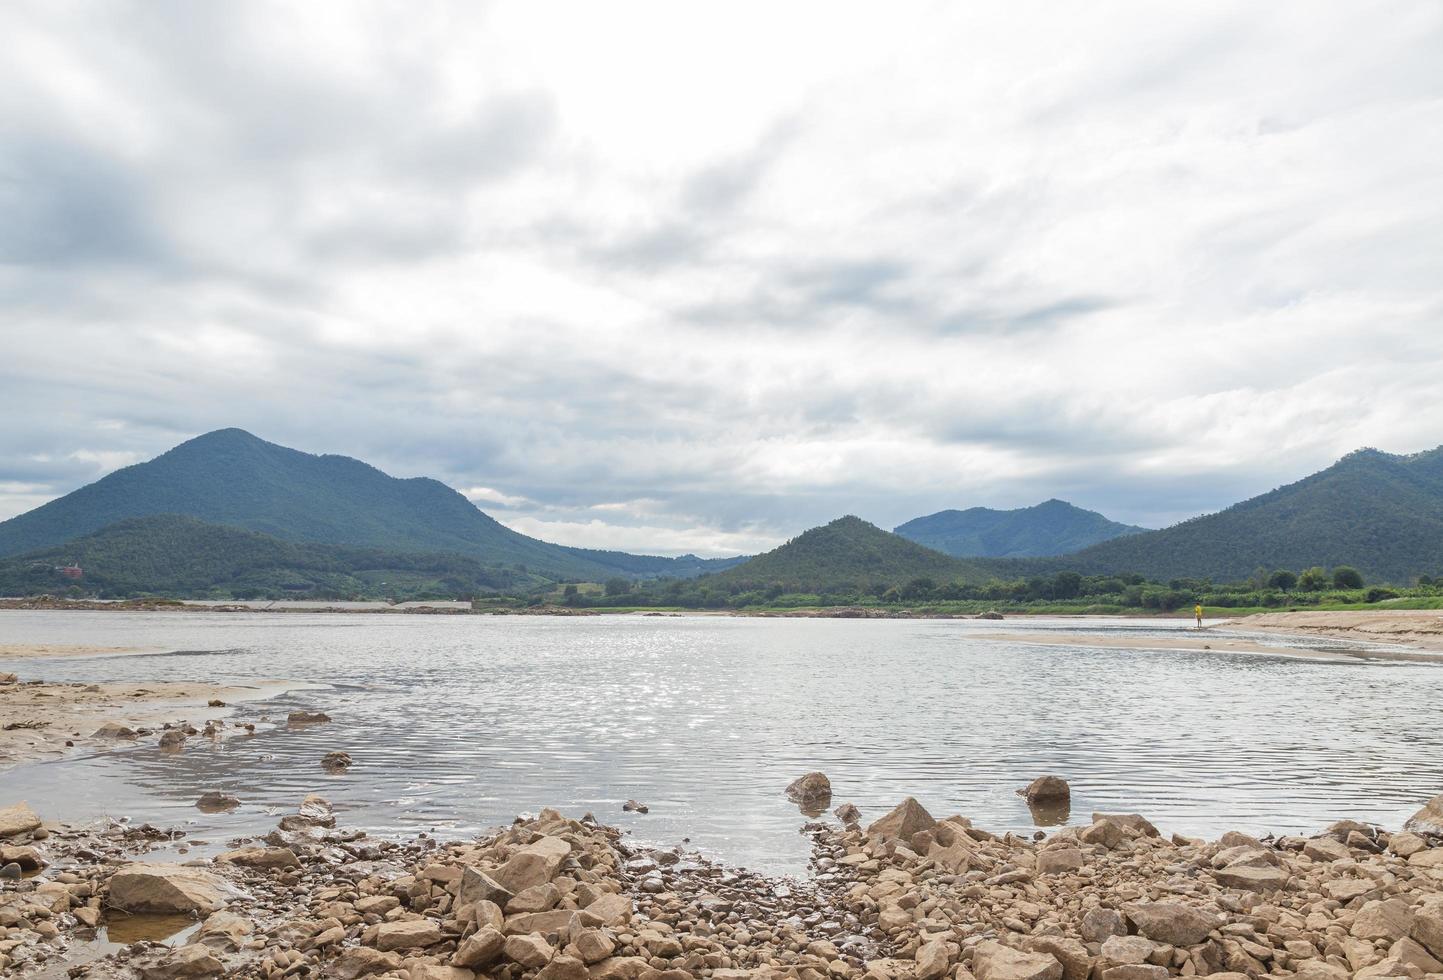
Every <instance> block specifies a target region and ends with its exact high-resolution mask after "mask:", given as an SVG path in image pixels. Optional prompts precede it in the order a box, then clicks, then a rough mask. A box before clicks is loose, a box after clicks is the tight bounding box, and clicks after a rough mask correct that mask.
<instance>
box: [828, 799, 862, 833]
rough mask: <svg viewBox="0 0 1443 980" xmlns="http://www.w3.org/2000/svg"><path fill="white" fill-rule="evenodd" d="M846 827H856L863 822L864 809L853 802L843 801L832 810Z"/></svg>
mask: <svg viewBox="0 0 1443 980" xmlns="http://www.w3.org/2000/svg"><path fill="white" fill-rule="evenodd" d="M832 813H833V814H835V815H836V817H837V819H838V820H840V821H842V826H844V827H856V826H857V825H859V824H860V823H861V822H862V811H861V810H858V809H857V808H856V806H854V805H853V804H851V803H843V804H842V805H841V806H839V807H837V808H836V809H835V810H833V811H832Z"/></svg>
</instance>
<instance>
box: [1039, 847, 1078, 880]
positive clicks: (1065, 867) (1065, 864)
mask: <svg viewBox="0 0 1443 980" xmlns="http://www.w3.org/2000/svg"><path fill="white" fill-rule="evenodd" d="M1080 867H1082V851H1080V850H1078V849H1077V848H1075V847H1049V848H1047V849H1046V850H1044V851H1038V852H1037V873H1038V874H1040V875H1050V874H1060V873H1062V872H1064V871H1076V870H1077V869H1078V868H1080Z"/></svg>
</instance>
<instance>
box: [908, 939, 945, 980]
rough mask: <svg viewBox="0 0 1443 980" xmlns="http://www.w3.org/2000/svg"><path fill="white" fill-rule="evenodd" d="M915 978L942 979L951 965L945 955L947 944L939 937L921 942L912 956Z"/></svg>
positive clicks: (921, 979) (923, 979) (918, 979)
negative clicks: (914, 965)
mask: <svg viewBox="0 0 1443 980" xmlns="http://www.w3.org/2000/svg"><path fill="white" fill-rule="evenodd" d="M913 962H914V963H915V964H916V972H915V974H914V976H915V977H916V980H942V978H943V977H945V976H946V975H947V969H948V968H949V967H950V966H951V965H952V964H951V962H950V961H949V959H948V957H947V944H946V943H945V942H943V941H942V940H940V939H933V940H932V941H931V942H926V943H923V944H922V945H921V946H920V947H918V949H917V952H916V954H915V955H914V956H913Z"/></svg>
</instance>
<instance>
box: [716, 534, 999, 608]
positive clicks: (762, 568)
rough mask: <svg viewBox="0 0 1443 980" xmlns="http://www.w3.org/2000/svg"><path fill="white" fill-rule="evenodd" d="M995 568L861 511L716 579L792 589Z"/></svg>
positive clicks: (958, 576)
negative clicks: (898, 531) (927, 544)
mask: <svg viewBox="0 0 1443 980" xmlns="http://www.w3.org/2000/svg"><path fill="white" fill-rule="evenodd" d="M991 577H992V575H991V572H990V571H989V570H988V569H986V568H984V567H982V566H979V565H978V564H976V563H972V562H966V561H962V560H960V559H957V558H953V557H951V556H950V555H944V554H942V553H941V552H940V551H933V550H932V549H931V548H924V547H922V546H921V545H920V544H917V543H916V542H915V541H908V540H907V539H906V538H902V537H898V536H897V535H895V534H891V533H889V532H887V531H884V530H882V529H881V528H879V527H877V526H876V525H874V524H869V523H867V522H866V521H864V520H862V519H861V518H859V517H851V516H847V517H839V518H837V519H836V520H835V521H832V522H831V523H830V524H826V525H823V526H822V527H814V528H812V529H811V530H810V531H806V532H804V533H802V534H800V535H798V536H797V537H795V538H793V539H792V540H790V541H788V542H787V543H786V544H784V545H782V546H781V547H780V548H776V549H774V550H772V551H768V552H767V553H766V554H762V555H758V556H757V557H755V558H753V559H751V560H750V561H746V562H743V563H742V564H740V565H737V566H735V567H733V568H729V569H727V570H726V571H724V572H720V573H718V574H717V575H716V576H715V577H714V578H713V579H712V580H711V581H714V582H717V583H722V584H737V585H745V586H746V587H748V588H766V587H769V586H774V585H780V586H782V587H783V589H784V590H785V591H787V592H841V591H847V590H848V589H849V588H865V587H867V586H871V585H893V584H896V583H899V582H907V581H910V580H912V579H917V578H930V579H933V580H935V581H937V582H952V581H985V580H986V579H988V578H991Z"/></svg>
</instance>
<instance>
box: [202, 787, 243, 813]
mask: <svg viewBox="0 0 1443 980" xmlns="http://www.w3.org/2000/svg"><path fill="white" fill-rule="evenodd" d="M240 802H241V801H240V800H238V799H236V798H235V797H234V796H231V795H230V794H229V793H222V792H220V791H218V790H212V791H211V792H209V793H206V794H204V795H203V796H201V798H200V799H198V800H196V801H195V808H196V809H197V810H201V811H203V812H205V813H227V812H229V811H231V810H234V809H235V808H236V807H238V806H240Z"/></svg>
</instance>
